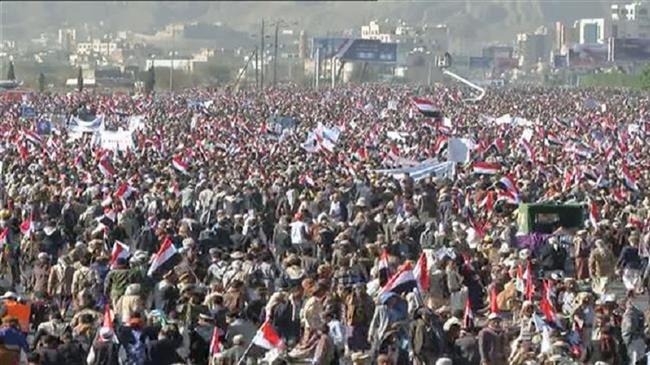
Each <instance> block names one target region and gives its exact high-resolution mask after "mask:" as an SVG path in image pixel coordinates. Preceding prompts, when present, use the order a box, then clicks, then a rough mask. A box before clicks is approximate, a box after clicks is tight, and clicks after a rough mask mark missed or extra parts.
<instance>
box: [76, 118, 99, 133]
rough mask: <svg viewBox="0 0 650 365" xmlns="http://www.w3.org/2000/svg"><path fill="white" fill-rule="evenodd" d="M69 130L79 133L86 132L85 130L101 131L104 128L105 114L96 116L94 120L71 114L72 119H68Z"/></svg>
mask: <svg viewBox="0 0 650 365" xmlns="http://www.w3.org/2000/svg"><path fill="white" fill-rule="evenodd" d="M68 130H69V131H70V132H78V133H85V132H91V133H94V132H99V131H103V130H104V116H103V115H98V116H96V117H95V119H94V120H91V121H89V122H87V121H85V120H82V119H79V118H78V117H75V116H70V120H69V121H68Z"/></svg>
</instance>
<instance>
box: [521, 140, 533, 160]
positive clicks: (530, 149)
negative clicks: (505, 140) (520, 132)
mask: <svg viewBox="0 0 650 365" xmlns="http://www.w3.org/2000/svg"><path fill="white" fill-rule="evenodd" d="M519 145H520V146H521V147H522V148H523V149H524V152H526V156H528V160H529V161H531V162H533V163H535V162H536V157H535V150H534V149H533V146H531V145H530V143H529V142H528V141H526V140H525V139H523V138H522V139H521V140H519Z"/></svg>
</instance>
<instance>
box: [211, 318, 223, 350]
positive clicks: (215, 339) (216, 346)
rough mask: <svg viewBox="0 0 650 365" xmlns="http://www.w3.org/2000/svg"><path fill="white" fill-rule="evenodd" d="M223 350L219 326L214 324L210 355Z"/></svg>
mask: <svg viewBox="0 0 650 365" xmlns="http://www.w3.org/2000/svg"><path fill="white" fill-rule="evenodd" d="M222 350H223V348H222V345H221V340H220V339H219V328H217V326H214V330H212V340H211V341H210V357H212V356H214V355H215V354H218V353H221V351H222Z"/></svg>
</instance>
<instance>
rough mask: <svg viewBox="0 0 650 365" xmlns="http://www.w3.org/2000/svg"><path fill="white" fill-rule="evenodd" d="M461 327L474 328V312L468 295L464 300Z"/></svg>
mask: <svg viewBox="0 0 650 365" xmlns="http://www.w3.org/2000/svg"><path fill="white" fill-rule="evenodd" d="M463 328H464V329H467V330H471V329H473V328H474V312H472V302H470V300H469V297H468V298H467V299H466V300H465V312H464V313H463Z"/></svg>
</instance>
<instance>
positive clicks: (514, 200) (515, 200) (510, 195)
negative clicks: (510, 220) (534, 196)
mask: <svg viewBox="0 0 650 365" xmlns="http://www.w3.org/2000/svg"><path fill="white" fill-rule="evenodd" d="M499 200H505V201H506V202H508V204H512V205H518V204H519V203H521V199H519V194H517V193H515V192H512V191H500V192H499V193H497V201H499Z"/></svg>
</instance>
